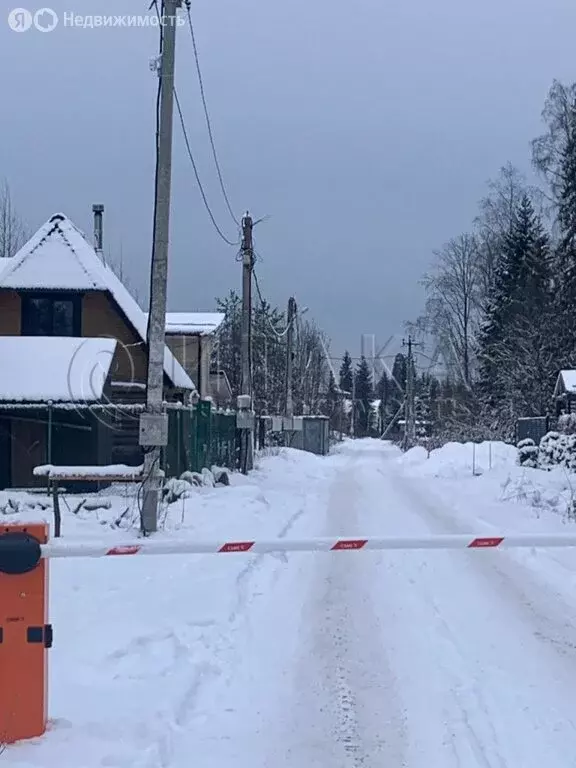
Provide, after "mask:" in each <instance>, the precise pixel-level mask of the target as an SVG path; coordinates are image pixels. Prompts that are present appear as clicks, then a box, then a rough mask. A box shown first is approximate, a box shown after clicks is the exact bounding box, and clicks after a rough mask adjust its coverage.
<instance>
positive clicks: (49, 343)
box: [0, 336, 117, 403]
mask: <svg viewBox="0 0 576 768" xmlns="http://www.w3.org/2000/svg"><path fill="white" fill-rule="evenodd" d="M116 345H117V341H116V339H94V338H90V339H77V338H71V337H59V336H0V360H2V375H1V376H0V401H3V402H24V403H32V402H34V403H36V402H47V401H49V400H52V401H53V402H97V401H98V400H100V399H101V398H102V394H103V389H104V383H105V382H106V379H107V377H108V374H109V372H110V366H111V364H112V359H113V357H114V352H115V350H116Z"/></svg>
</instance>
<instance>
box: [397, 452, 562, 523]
mask: <svg viewBox="0 0 576 768" xmlns="http://www.w3.org/2000/svg"><path fill="white" fill-rule="evenodd" d="M517 455H518V451H517V449H516V448H515V447H514V446H511V445H508V444H506V443H501V442H484V443H480V444H473V443H448V444H446V445H444V446H443V447H442V448H438V449H436V450H434V451H432V452H431V453H430V456H429V457H428V454H427V452H426V451H425V450H424V449H423V448H421V447H416V448H412V449H411V450H410V451H407V452H406V453H405V454H402V455H401V456H400V457H399V458H398V459H397V461H398V463H399V464H400V465H401V467H402V469H403V471H404V472H406V473H407V474H409V475H410V476H412V477H414V478H416V477H421V478H430V477H434V478H437V479H438V480H439V481H444V482H443V483H442V482H440V483H439V484H438V485H437V486H435V487H437V488H438V489H440V490H443V491H444V492H445V493H447V495H446V498H448V496H450V495H453V497H454V498H460V499H462V498H464V497H465V496H469V497H470V500H471V503H473V504H474V506H476V507H477V506H478V503H477V502H478V499H479V498H480V499H481V500H482V503H483V508H484V509H487V508H488V507H489V506H490V505H492V506H494V505H497V511H494V509H493V510H492V514H491V516H490V517H491V519H492V520H495V522H496V525H498V524H499V523H500V522H501V521H503V520H509V519H511V516H510V507H509V506H507V503H509V502H512V503H514V504H521V505H523V506H525V507H526V509H525V510H524V512H522V513H521V514H523V515H524V518H530V517H534V516H536V517H539V516H540V515H542V514H543V513H544V512H546V511H547V512H553V513H555V515H556V516H559V517H560V518H561V519H562V520H564V521H566V520H576V506H575V499H576V476H574V475H572V474H571V473H569V472H568V471H567V470H566V469H565V468H562V467H553V468H552V469H551V470H549V471H545V470H542V469H532V468H530V467H521V466H519V465H518V463H517Z"/></svg>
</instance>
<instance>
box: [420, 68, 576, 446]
mask: <svg viewBox="0 0 576 768" xmlns="http://www.w3.org/2000/svg"><path fill="white" fill-rule="evenodd" d="M543 119H544V122H545V125H546V130H545V132H544V134H543V135H542V136H540V137H538V138H537V139H535V140H534V141H533V142H532V161H533V165H534V168H535V169H536V171H537V172H538V174H539V177H540V179H541V181H542V184H541V185H540V186H538V187H535V186H531V185H529V184H528V183H527V181H526V179H525V178H524V177H523V176H522V175H521V174H520V173H519V172H518V171H517V170H516V169H515V168H514V167H513V166H511V165H510V164H508V165H506V166H505V167H503V168H502V169H501V171H500V174H499V176H498V177H497V178H496V179H495V180H493V181H491V182H490V183H489V188H488V193H487V195H486V196H485V198H484V199H483V200H482V201H481V203H480V209H479V212H478V215H477V217H476V219H475V221H474V222H473V226H472V228H471V230H470V232H467V233H463V234H460V235H458V236H456V237H455V238H453V239H452V240H450V241H449V242H448V243H446V244H445V245H444V246H443V248H442V249H441V250H439V251H438V252H436V254H435V263H434V267H433V269H432V270H431V271H430V272H429V273H428V274H426V275H425V276H424V279H423V284H424V287H425V290H426V295H427V301H426V306H425V311H424V313H423V315H422V316H421V317H420V318H418V320H417V321H416V322H415V323H413V324H411V325H412V329H413V330H415V331H417V332H419V333H420V334H421V337H422V338H423V339H426V340H427V341H430V339H433V340H434V344H435V345H436V349H437V350H438V351H439V352H440V355H441V358H442V360H443V363H444V365H445V368H446V375H447V378H448V381H450V382H452V387H453V389H454V390H455V391H457V397H456V402H457V406H456V407H455V408H453V409H452V419H453V421H452V423H451V424H446V425H444V426H445V427H446V428H447V429H448V431H450V430H453V431H454V430H458V429H460V430H462V429H463V430H464V431H466V430H468V433H469V434H470V431H471V430H472V429H476V430H477V431H480V432H482V433H483V434H484V436H498V437H503V438H511V437H512V436H513V434H514V425H515V422H516V419H517V418H518V417H520V416H532V415H544V414H545V413H546V412H547V410H548V409H549V408H550V407H551V396H552V392H553V388H554V381H555V378H556V376H557V375H558V371H559V370H561V369H562V368H571V367H574V366H576V312H575V311H574V307H575V306H576V85H563V84H562V83H559V82H555V83H554V84H553V86H552V88H551V90H550V92H549V95H548V98H547V100H546V104H545V107H544V111H543Z"/></svg>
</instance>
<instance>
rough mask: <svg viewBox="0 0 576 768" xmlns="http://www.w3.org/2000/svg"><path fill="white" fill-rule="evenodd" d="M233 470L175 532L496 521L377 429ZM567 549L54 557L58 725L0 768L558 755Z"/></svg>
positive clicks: (356, 763) (450, 765)
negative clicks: (195, 518)
mask: <svg viewBox="0 0 576 768" xmlns="http://www.w3.org/2000/svg"><path fill="white" fill-rule="evenodd" d="M251 482H252V484H251V485H249V484H248V485H245V486H241V487H237V488H231V489H230V490H229V491H228V490H226V491H223V492H220V491H218V492H217V493H224V494H227V496H226V498H227V499H228V501H226V502H222V501H221V499H222V498H224V497H223V496H222V495H220V496H218V501H217V502H216V501H214V504H216V503H218V504H228V505H230V504H231V505H232V506H234V505H236V508H237V509H236V512H237V514H236V515H234V514H230V511H231V510H228V511H227V513H226V514H224V512H223V511H222V514H221V516H220V519H218V514H219V512H218V511H217V510H216V509H215V510H213V513H214V514H213V515H212V514H211V515H210V516H209V518H207V519H208V522H206V524H205V525H204V526H203V525H200V524H199V525H198V526H197V527H196V529H195V530H194V531H192V532H191V531H183V532H182V534H181V535H188V536H189V535H203V534H204V533H205V531H207V532H210V533H211V536H210V538H214V531H218V533H219V536H218V537H219V538H241V537H242V534H244V535H249V536H251V535H261V536H267V537H269V536H270V535H279V536H294V537H296V536H297V537H305V536H307V535H310V536H324V535H344V536H357V535H362V536H370V535H387V534H390V535H392V534H398V535H403V534H406V535H410V534H414V535H419V534H423V533H424V534H425V533H455V532H470V533H488V534H490V533H492V532H493V530H492V529H491V528H490V526H489V524H488V523H487V522H486V521H485V518H484V516H483V509H484V506H485V504H484V499H483V498H482V492H481V489H482V487H483V486H482V482H483V479H481V478H480V479H478V485H477V486H475V487H477V488H478V491H479V493H478V498H476V499H474V498H472V497H470V496H469V495H468V496H465V495H462V497H461V498H460V497H459V495H458V493H457V492H452V493H451V495H450V496H448V495H447V493H446V486H445V485H442V483H441V482H440V481H439V480H437V479H435V478H434V477H427V476H424V475H418V474H417V473H414V472H412V471H411V468H410V467H407V466H406V465H405V464H403V463H402V462H401V461H399V454H398V452H397V451H396V450H395V449H394V448H392V447H391V446H389V445H386V444H383V443H380V442H376V441H359V442H357V443H355V444H352V443H346V444H345V445H344V446H343V447H342V448H341V449H340V451H339V452H338V453H337V454H335V455H334V456H331V457H328V458H326V459H317V458H315V457H310V456H306V455H303V454H297V452H295V451H290V452H288V453H287V454H286V455H283V456H279V457H274V458H270V459H267V460H266V463H265V470H263V471H261V472H260V473H259V474H257V475H256V476H255V479H254V480H252V481H251ZM455 487H457V486H455V485H454V484H452V486H451V488H452V489H453V488H455ZM211 498H212V497H211ZM214 499H216V493H215V494H214ZM211 503H212V501H210V504H211ZM210 504H208V506H207V510H205V511H208V512H210V509H208V507H210ZM486 504H488V502H486ZM502 509H504V507H502ZM232 511H233V510H232ZM510 520H513V522H514V525H513V526H512V524H511V522H510ZM510 520H509V524H508V526H506V525H503V526H502V530H505V529H506V528H508V529H510V528H511V527H512V528H513V529H514V530H522V528H521V516H519V515H516V516H515V517H513V518H510ZM519 520H520V523H519ZM553 523H554V521H552V524H553ZM538 524H539V525H540V526H541V528H542V530H546V529H547V528H546V525H547V523H546V520H542V521H539V523H538ZM219 526H220V527H219ZM243 526H244V528H243ZM550 530H552V528H550ZM204 537H208V536H207V534H206V535H204ZM572 556H574V558H576V555H573V550H567V551H566V552H565V553H561V554H559V555H558V557H557V558H556V557H555V558H553V559H551V558H550V556H549V554H548V553H540V552H539V553H525V556H523V557H519V556H518V553H516V552H513V551H505V550H504V551H497V552H485V551H480V552H469V551H449V552H430V553H428V552H369V551H360V552H337V553H324V554H300V553H297V554H289V555H287V556H285V557H271V556H260V557H254V556H247V555H232V556H216V557H202V558H185V557H183V558H180V557H166V558H142V559H138V558H134V559H132V558H128V559H127V560H128V562H121V563H119V562H113V563H108V562H106V563H102V562H101V561H95V562H82V561H77V562H75V563H73V562H65V563H60V564H55V565H58V566H59V567H58V568H56V567H55V568H54V569H53V570H54V578H53V580H52V581H53V615H52V619H53V622H54V624H55V629H56V632H57V634H56V638H57V645H56V647H55V649H54V650H53V651H52V653H53V654H54V655H53V658H52V669H53V673H52V676H51V686H52V695H51V715H52V717H53V718H54V722H53V723H52V725H51V729H50V731H49V733H48V734H47V736H46V737H45V738H44V739H42V740H39V741H38V742H36V743H32V744H23V745H17V746H14V747H11V748H9V749H8V750H7V751H6V752H5V753H4V754H3V755H2V756H1V757H0V765H2V764H6V765H9V766H19V768H25V767H26V766H35V767H37V766H44V767H45V768H52V766H65V767H66V768H68V766H70V768H72V767H74V768H99V767H100V766H109V767H112V768H124V767H125V766H135V767H136V768H170V767H172V768H188V766H189V765H194V766H195V768H209V767H210V768H224V767H225V766H226V767H227V766H230V765H232V764H234V765H237V766H240V768H265V767H266V768H268V767H269V768H273V767H275V766H278V767H279V768H300V766H302V767H306V768H307V767H308V766H309V767H310V768H313V767H315V766H318V767H320V766H325V767H326V768H348V767H350V768H388V767H390V768H401V767H402V768H508V767H509V768H536V767H538V768H541V767H542V765H543V764H546V765H547V766H549V768H570V767H571V766H576V729H575V722H576V618H575V617H576V597H572V592H571V590H570V589H569V588H566V585H567V584H570V583H571V582H572V583H573V581H574V572H575V571H576V559H575V560H574V564H572ZM559 574H560V575H559Z"/></svg>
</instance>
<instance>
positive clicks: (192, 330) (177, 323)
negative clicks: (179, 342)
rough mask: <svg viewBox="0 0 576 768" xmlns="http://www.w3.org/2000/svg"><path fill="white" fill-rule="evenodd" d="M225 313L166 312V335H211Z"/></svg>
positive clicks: (218, 326)
mask: <svg viewBox="0 0 576 768" xmlns="http://www.w3.org/2000/svg"><path fill="white" fill-rule="evenodd" d="M225 317H226V315H225V314H224V313H223V312H167V313H166V334H167V335H168V336H212V335H213V334H214V333H216V332H217V331H218V330H219V329H220V327H221V326H222V323H223V322H224V318H225Z"/></svg>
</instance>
